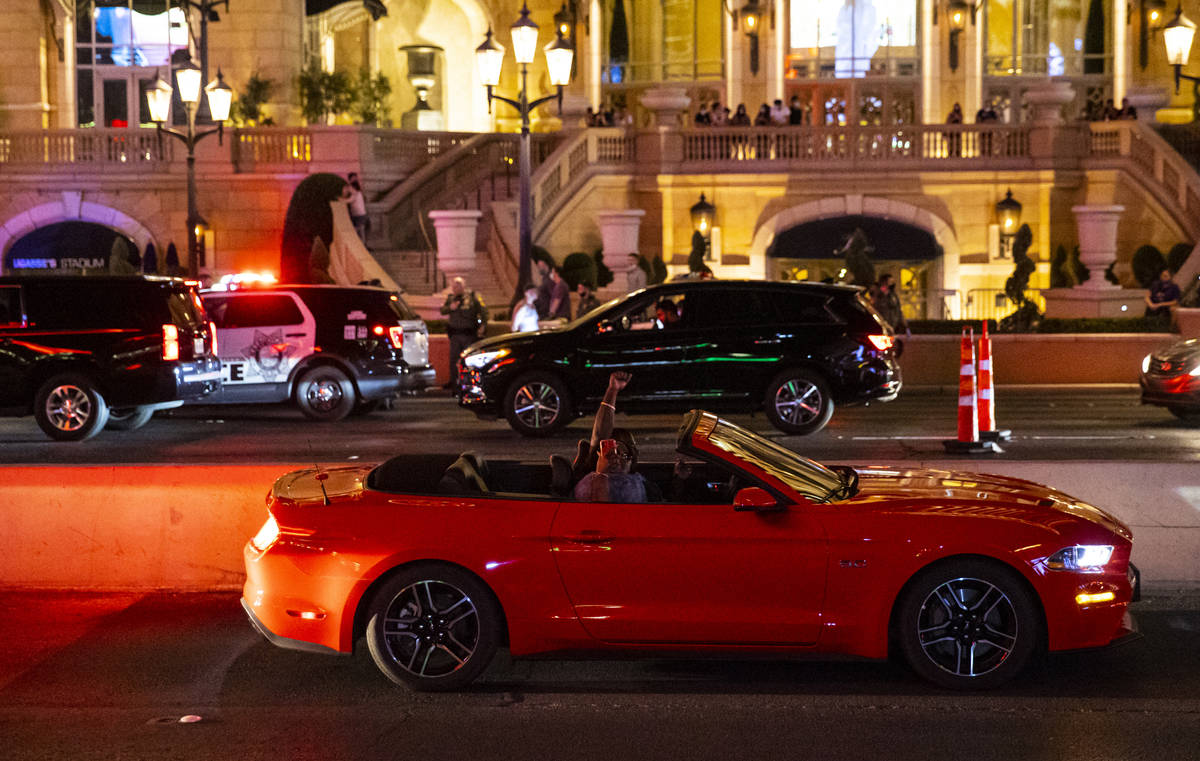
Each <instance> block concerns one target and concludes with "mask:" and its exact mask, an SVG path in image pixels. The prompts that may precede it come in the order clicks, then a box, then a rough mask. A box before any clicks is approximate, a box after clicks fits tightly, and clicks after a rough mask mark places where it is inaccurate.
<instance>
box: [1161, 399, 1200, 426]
mask: <svg viewBox="0 0 1200 761" xmlns="http://www.w3.org/2000/svg"><path fill="white" fill-rule="evenodd" d="M1167 410H1169V411H1170V413H1171V414H1172V415H1174V416H1175V417H1177V418H1179V419H1180V420H1182V421H1183V422H1185V423H1191V424H1192V425H1197V424H1200V409H1196V408H1195V407H1180V406H1179V405H1176V404H1172V405H1170V406H1169V407H1167Z"/></svg>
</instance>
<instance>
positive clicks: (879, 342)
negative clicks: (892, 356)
mask: <svg viewBox="0 0 1200 761" xmlns="http://www.w3.org/2000/svg"><path fill="white" fill-rule="evenodd" d="M867 340H868V341H870V342H871V345H872V346H874V347H875V348H876V349H879V350H880V351H887V350H888V349H890V348H892V347H893V346H894V345H895V344H896V339H895V338H893V337H891V336H887V335H882V334H878V335H873V336H867Z"/></svg>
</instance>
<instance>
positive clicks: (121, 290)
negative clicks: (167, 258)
mask: <svg viewBox="0 0 1200 761" xmlns="http://www.w3.org/2000/svg"><path fill="white" fill-rule="evenodd" d="M22 287H23V288H24V289H25V293H26V299H25V312H26V315H27V316H28V318H29V322H30V323H31V324H32V325H35V326H36V327H38V328H43V329H47V330H89V329H98V328H106V329H130V328H134V329H139V330H152V329H156V328H158V327H159V326H160V325H162V324H163V323H166V322H168V321H170V320H171V317H172V315H171V309H170V308H169V307H168V306H167V303H166V302H167V297H166V294H165V293H164V289H165V288H167V287H169V286H164V285H160V284H157V283H148V282H145V281H141V280H130V281H129V282H113V281H105V280H97V281H96V282H94V283H89V282H85V281H79V280H67V279H63V280H62V281H61V282H31V283H27V284H25V285H23V286H22Z"/></svg>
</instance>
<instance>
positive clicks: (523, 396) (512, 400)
mask: <svg viewBox="0 0 1200 761" xmlns="http://www.w3.org/2000/svg"><path fill="white" fill-rule="evenodd" d="M504 414H505V416H506V417H507V418H508V424H509V425H511V426H512V428H513V430H514V431H516V432H517V433H519V434H521V435H522V436H549V435H550V434H551V433H554V432H555V431H557V430H558V429H559V428H562V427H563V426H564V425H566V424H567V423H569V422H570V421H571V395H570V393H569V392H568V391H567V388H566V386H565V385H564V384H563V382H562V381H561V380H560V379H559V378H557V377H556V376H554V375H551V374H550V373H529V374H527V375H522V376H521V377H519V378H517V379H516V380H515V381H513V384H512V385H511V386H509V387H508V392H507V393H506V394H505V395H504Z"/></svg>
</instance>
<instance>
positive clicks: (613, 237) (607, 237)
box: [597, 209, 646, 298]
mask: <svg viewBox="0 0 1200 761" xmlns="http://www.w3.org/2000/svg"><path fill="white" fill-rule="evenodd" d="M644 216H646V211H645V209H621V210H615V211H601V212H598V213H597V217H598V221H599V222H600V240H601V244H602V246H603V251H604V266H606V267H608V268H609V269H610V270H612V273H613V281H612V282H611V283H609V284H608V287H606V288H603V289H601V293H602V294H603V298H612V297H614V296H620V295H621V294H623V293H626V292H627V291H628V290H629V280H628V272H629V255H630V254H636V253H638V229H639V228H640V227H641V224H642V217H644Z"/></svg>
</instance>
